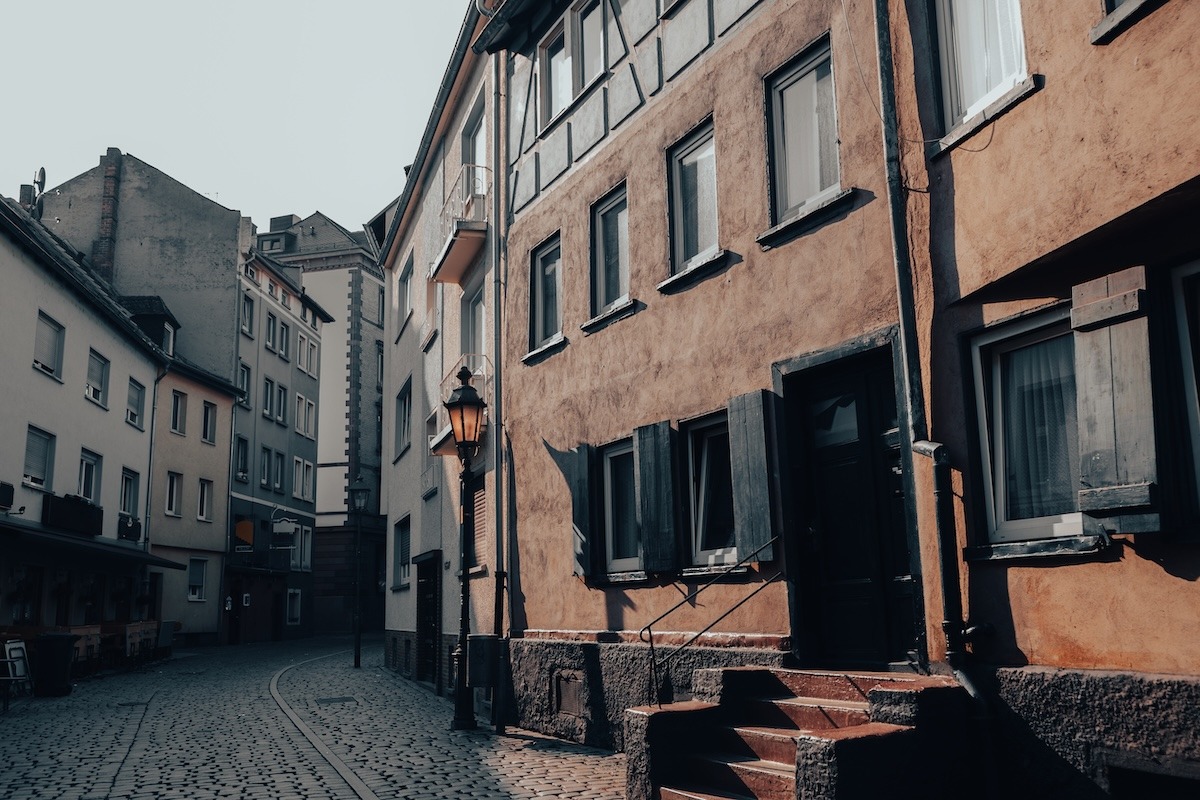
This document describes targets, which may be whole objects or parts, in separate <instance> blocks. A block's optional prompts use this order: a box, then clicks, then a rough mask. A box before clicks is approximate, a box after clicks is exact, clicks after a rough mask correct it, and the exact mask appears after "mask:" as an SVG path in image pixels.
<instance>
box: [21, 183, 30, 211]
mask: <svg viewBox="0 0 1200 800" xmlns="http://www.w3.org/2000/svg"><path fill="white" fill-rule="evenodd" d="M20 202H21V208H23V209H25V210H26V211H28V210H29V208H30V206H32V205H33V186H32V185H30V184H28V183H22V184H21V198H20Z"/></svg>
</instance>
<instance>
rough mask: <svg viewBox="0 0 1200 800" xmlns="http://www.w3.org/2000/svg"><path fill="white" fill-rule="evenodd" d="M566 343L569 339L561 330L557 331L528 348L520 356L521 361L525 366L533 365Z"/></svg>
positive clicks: (568, 342)
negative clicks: (528, 349) (527, 350)
mask: <svg viewBox="0 0 1200 800" xmlns="http://www.w3.org/2000/svg"><path fill="white" fill-rule="evenodd" d="M568 344H570V340H569V339H567V337H565V336H563V335H562V332H561V331H559V332H558V333H556V334H554V335H553V336H551V337H550V338H549V339H547V340H546V341H544V342H542V343H541V344H540V345H538V346H537V347H535V348H533V349H532V350H530V351H529V352H528V353H526V354H525V355H523V356H521V363H522V364H525V365H526V366H533V365H534V364H537V363H539V362H541V361H542V360H543V359H546V358H549V357H550V356H551V355H553V354H554V353H557V352H558V351H559V350H561V349H563V348H564V347H566V346H567V345H568Z"/></svg>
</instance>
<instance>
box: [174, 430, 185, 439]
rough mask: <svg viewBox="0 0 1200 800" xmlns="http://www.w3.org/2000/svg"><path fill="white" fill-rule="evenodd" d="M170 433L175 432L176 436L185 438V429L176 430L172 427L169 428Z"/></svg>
mask: <svg viewBox="0 0 1200 800" xmlns="http://www.w3.org/2000/svg"><path fill="white" fill-rule="evenodd" d="M171 433H173V434H175V435H176V436H183V437H185V438H186V437H187V432H186V431H177V430H175V429H174V428H171Z"/></svg>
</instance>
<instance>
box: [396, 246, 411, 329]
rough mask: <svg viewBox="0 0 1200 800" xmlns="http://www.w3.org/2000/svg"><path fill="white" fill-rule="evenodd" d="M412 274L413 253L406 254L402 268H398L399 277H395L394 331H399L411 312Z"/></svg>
mask: <svg viewBox="0 0 1200 800" xmlns="http://www.w3.org/2000/svg"><path fill="white" fill-rule="evenodd" d="M412 276H413V254H412V253H409V254H408V260H406V261H405V262H404V269H402V270H400V277H398V278H397V279H396V333H397V334H398V333H399V332H400V327H401V326H402V325H404V322H405V320H407V319H408V315H409V314H411V313H412Z"/></svg>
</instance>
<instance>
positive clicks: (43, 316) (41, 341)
mask: <svg viewBox="0 0 1200 800" xmlns="http://www.w3.org/2000/svg"><path fill="white" fill-rule="evenodd" d="M65 339H66V328H64V327H63V326H62V325H60V324H59V323H58V321H57V320H55V319H54V318H53V317H51V316H50V315H49V314H47V313H46V312H45V311H38V321H37V327H36V328H35V329H34V346H33V368H34V369H36V370H38V371H40V372H44V373H45V374H47V375H50V376H52V377H54V378H58V379H59V380H62V364H63V341H64V340H65Z"/></svg>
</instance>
